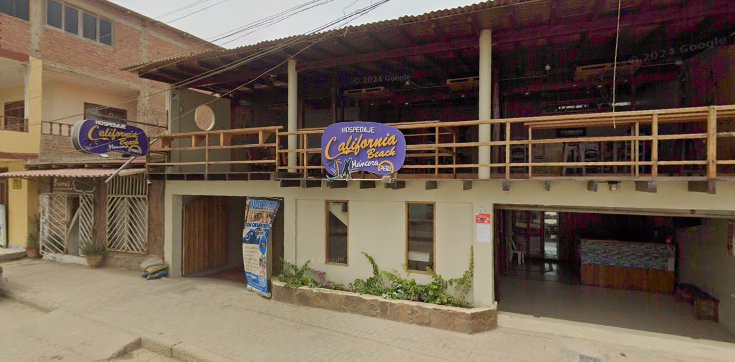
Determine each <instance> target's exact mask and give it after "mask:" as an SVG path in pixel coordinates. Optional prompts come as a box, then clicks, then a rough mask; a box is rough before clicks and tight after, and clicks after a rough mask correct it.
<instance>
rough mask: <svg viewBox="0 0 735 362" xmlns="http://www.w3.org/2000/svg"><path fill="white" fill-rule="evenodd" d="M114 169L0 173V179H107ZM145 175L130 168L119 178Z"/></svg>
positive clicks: (139, 169) (137, 169)
mask: <svg viewBox="0 0 735 362" xmlns="http://www.w3.org/2000/svg"><path fill="white" fill-rule="evenodd" d="M115 171H117V169H114V168H66V169H56V170H30V171H15V172H4V173H0V177H19V178H34V177H70V178H90V177H109V176H112V174H114V173H115ZM141 173H145V169H143V168H132V169H125V170H122V171H120V173H119V174H118V175H119V176H130V175H136V174H141Z"/></svg>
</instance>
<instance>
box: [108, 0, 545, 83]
mask: <svg viewBox="0 0 735 362" xmlns="http://www.w3.org/2000/svg"><path fill="white" fill-rule="evenodd" d="M539 1H540V0H488V1H484V2H479V3H476V4H472V5H466V6H461V7H456V8H450V9H443V10H435V11H431V12H428V13H424V14H420V15H406V16H401V17H399V18H395V19H388V20H381V21H377V22H372V23H367V24H362V25H354V26H347V27H344V28H340V29H333V30H327V31H323V32H320V33H316V34H312V35H309V36H303V35H292V36H288V37H283V38H279V39H273V40H264V41H261V42H259V43H255V44H250V45H244V46H241V47H237V48H232V49H222V50H213V51H204V52H200V53H196V54H193V55H186V56H179V57H171V58H166V59H160V60H156V61H154V62H149V63H140V64H135V65H130V66H128V67H125V68H123V69H122V70H127V71H141V72H145V71H147V70H150V69H152V68H155V67H157V66H160V65H162V64H166V63H169V62H172V61H176V60H181V59H186V58H193V59H194V58H197V57H200V56H212V55H217V56H226V55H232V54H238V53H242V52H251V51H255V50H259V49H263V48H266V47H271V46H273V45H276V44H279V43H283V42H286V41H291V40H294V39H297V38H299V37H303V40H310V39H314V38H316V37H324V36H328V35H330V34H331V33H334V34H347V33H352V32H364V31H369V30H375V29H383V28H386V27H395V26H401V25H408V24H412V23H416V22H423V21H427V20H435V19H441V18H445V17H450V16H460V15H467V14H472V13H474V12H478V11H482V10H487V9H491V8H497V7H503V6H509V5H515V4H522V3H526V2H531V3H533V2H539Z"/></svg>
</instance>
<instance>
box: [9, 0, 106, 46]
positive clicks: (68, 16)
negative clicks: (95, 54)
mask: <svg viewBox="0 0 735 362" xmlns="http://www.w3.org/2000/svg"><path fill="white" fill-rule="evenodd" d="M0 1H3V0H0ZM46 24H47V25H48V26H51V27H54V28H57V29H61V30H64V31H66V32H67V33H69V34H74V35H76V36H79V37H82V38H84V39H88V40H92V41H96V42H99V43H102V44H105V45H110V46H112V38H113V26H112V22H111V21H109V20H107V19H104V18H102V17H99V16H97V15H95V14H92V13H90V12H87V11H84V10H80V9H77V8H75V7H73V6H70V5H67V4H65V3H63V2H61V1H56V0H46Z"/></svg>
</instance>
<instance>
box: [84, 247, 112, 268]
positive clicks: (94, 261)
mask: <svg viewBox="0 0 735 362" xmlns="http://www.w3.org/2000/svg"><path fill="white" fill-rule="evenodd" d="M81 246H82V249H81V250H82V254H84V258H85V259H87V265H89V266H90V267H91V268H99V267H100V266H102V262H104V260H105V255H107V249H106V248H105V246H104V245H99V244H95V243H83V244H82V245H81Z"/></svg>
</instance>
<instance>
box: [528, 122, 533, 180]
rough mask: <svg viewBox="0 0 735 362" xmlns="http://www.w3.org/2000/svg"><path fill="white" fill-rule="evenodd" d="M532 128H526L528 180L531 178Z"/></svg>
mask: <svg viewBox="0 0 735 362" xmlns="http://www.w3.org/2000/svg"><path fill="white" fill-rule="evenodd" d="M532 143H533V127H531V126H529V127H528V178H529V179H530V178H533V145H532Z"/></svg>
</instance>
